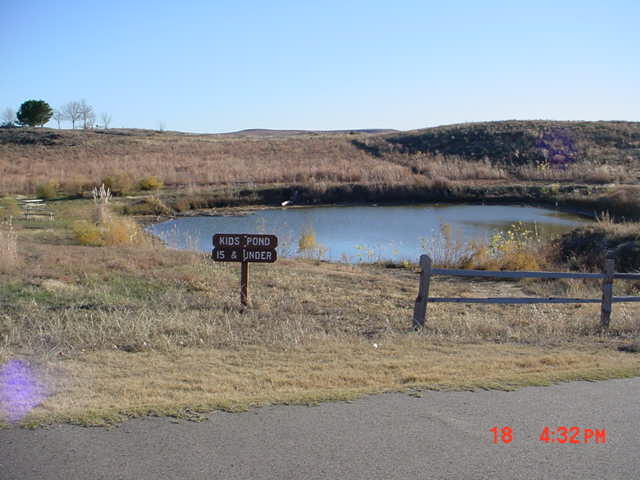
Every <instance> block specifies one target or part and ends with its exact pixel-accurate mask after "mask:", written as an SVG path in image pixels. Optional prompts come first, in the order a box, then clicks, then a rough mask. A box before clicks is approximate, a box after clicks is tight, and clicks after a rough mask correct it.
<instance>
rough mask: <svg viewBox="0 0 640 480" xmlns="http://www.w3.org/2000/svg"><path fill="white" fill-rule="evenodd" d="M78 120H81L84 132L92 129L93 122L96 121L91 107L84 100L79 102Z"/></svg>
mask: <svg viewBox="0 0 640 480" xmlns="http://www.w3.org/2000/svg"><path fill="white" fill-rule="evenodd" d="M80 118H81V119H82V128H84V129H85V130H86V129H87V128H91V127H93V122H94V120H95V119H96V114H95V113H94V111H93V107H92V106H91V105H89V104H88V103H87V102H86V101H85V100H84V99H82V100H80Z"/></svg>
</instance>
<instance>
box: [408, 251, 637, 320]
mask: <svg viewBox="0 0 640 480" xmlns="http://www.w3.org/2000/svg"><path fill="white" fill-rule="evenodd" d="M614 266H615V259H614V254H613V251H609V252H607V256H606V260H605V266H604V269H603V271H602V273H569V272H507V271H488V270H457V269H447V268H432V260H431V257H429V255H421V256H420V269H421V271H420V287H419V289H418V297H417V298H416V304H415V307H414V310H413V327H414V328H415V329H420V328H422V327H424V324H425V320H426V318H427V305H428V304H429V303H436V302H443V303H496V304H505V305H507V304H511V305H516V304H518V305H522V304H529V303H600V304H602V307H601V311H600V325H601V327H602V328H603V329H607V328H609V322H610V321H611V311H612V304H613V303H618V302H640V297H614V296H613V280H614V279H619V280H640V273H616V272H615V271H614V268H615V267H614ZM434 275H452V276H459V277H492V278H588V279H593V280H602V298H564V297H495V298H449V297H429V284H430V282H431V277H432V276H434Z"/></svg>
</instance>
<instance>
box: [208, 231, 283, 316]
mask: <svg viewBox="0 0 640 480" xmlns="http://www.w3.org/2000/svg"><path fill="white" fill-rule="evenodd" d="M277 246H278V237H276V236H275V235H262V234H249V233H216V234H215V235H214V236H213V247H214V248H213V251H212V252H211V257H212V258H213V260H214V261H216V262H240V303H242V305H248V303H249V288H248V286H249V262H254V263H273V262H275V261H276V260H277V259H278V253H277V252H276V247H277Z"/></svg>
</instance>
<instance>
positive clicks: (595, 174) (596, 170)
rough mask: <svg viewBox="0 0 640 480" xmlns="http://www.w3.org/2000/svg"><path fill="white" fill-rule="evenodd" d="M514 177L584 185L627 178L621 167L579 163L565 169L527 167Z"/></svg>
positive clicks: (626, 173) (543, 165) (625, 171)
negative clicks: (581, 183)
mask: <svg viewBox="0 0 640 480" xmlns="http://www.w3.org/2000/svg"><path fill="white" fill-rule="evenodd" d="M515 177H516V178H520V179H523V180H536V181H547V182H567V181H573V182H584V183H614V182H624V181H625V180H626V179H628V177H629V171H628V168H626V167H624V166H622V165H598V164H594V163H581V164H580V165H569V166H568V167H567V168H564V169H560V168H551V167H549V166H547V165H545V164H540V165H537V166H532V165H527V166H521V167H518V168H517V169H516V170H515Z"/></svg>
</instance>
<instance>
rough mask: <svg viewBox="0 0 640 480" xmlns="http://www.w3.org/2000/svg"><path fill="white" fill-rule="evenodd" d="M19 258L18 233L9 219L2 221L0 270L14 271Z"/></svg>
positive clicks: (0, 224) (0, 227)
mask: <svg viewBox="0 0 640 480" xmlns="http://www.w3.org/2000/svg"><path fill="white" fill-rule="evenodd" d="M18 260H19V257H18V234H17V232H16V231H15V229H14V227H13V224H12V223H11V220H8V221H7V222H4V223H0V272H10V271H12V270H13V269H14V268H16V267H17V265H18Z"/></svg>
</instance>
